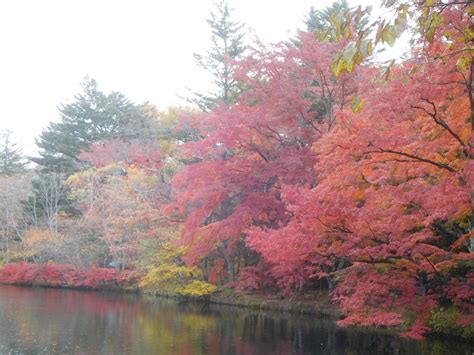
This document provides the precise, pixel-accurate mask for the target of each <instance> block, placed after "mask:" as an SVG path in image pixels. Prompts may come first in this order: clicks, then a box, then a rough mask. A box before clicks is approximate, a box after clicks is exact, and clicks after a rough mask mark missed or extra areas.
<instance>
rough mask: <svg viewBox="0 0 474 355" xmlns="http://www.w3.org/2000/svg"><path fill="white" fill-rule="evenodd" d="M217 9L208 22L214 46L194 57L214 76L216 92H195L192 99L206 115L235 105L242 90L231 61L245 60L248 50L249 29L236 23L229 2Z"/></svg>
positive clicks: (218, 4) (216, 7) (223, 2)
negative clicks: (246, 36) (218, 108)
mask: <svg viewBox="0 0 474 355" xmlns="http://www.w3.org/2000/svg"><path fill="white" fill-rule="evenodd" d="M214 5H215V6H214V10H212V11H211V13H210V18H209V19H208V20H207V22H208V24H209V26H210V28H211V33H212V36H211V40H212V44H213V46H212V48H211V49H210V50H208V51H206V52H205V53H203V54H198V53H195V54H194V59H195V60H196V63H197V65H198V66H200V67H201V68H203V69H205V70H206V71H207V72H208V73H209V74H210V75H211V76H212V80H213V85H214V91H211V92H209V93H207V94H203V93H196V92H193V95H194V97H193V98H191V99H189V101H190V102H192V103H194V104H196V105H198V106H199V108H200V109H201V110H203V111H209V110H212V109H213V108H215V107H216V106H218V105H219V104H220V103H224V104H225V105H229V104H231V103H233V102H235V100H236V98H237V96H238V95H239V93H240V88H239V84H238V82H237V81H236V80H234V78H233V66H232V64H231V63H230V62H229V60H235V59H239V58H241V57H242V55H243V54H244V52H245V50H246V47H245V45H244V41H243V38H244V36H245V29H244V27H245V25H244V24H243V23H240V22H234V21H233V20H232V17H231V12H232V9H229V6H228V4H227V1H225V0H221V1H220V2H218V3H215V4H214Z"/></svg>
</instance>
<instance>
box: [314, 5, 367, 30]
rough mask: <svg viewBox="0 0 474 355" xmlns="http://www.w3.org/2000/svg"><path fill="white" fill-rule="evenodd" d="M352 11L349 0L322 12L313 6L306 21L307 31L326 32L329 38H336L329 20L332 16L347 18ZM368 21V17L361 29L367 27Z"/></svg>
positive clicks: (360, 25)
mask: <svg viewBox="0 0 474 355" xmlns="http://www.w3.org/2000/svg"><path fill="white" fill-rule="evenodd" d="M352 10H353V9H352V8H351V7H350V6H349V4H348V2H347V0H336V1H334V2H333V3H332V4H331V5H328V6H326V7H325V8H324V9H322V10H317V9H316V8H315V7H314V6H311V8H310V10H309V13H308V15H307V17H306V19H305V25H306V30H307V31H308V32H325V33H326V34H327V37H328V38H330V39H331V38H333V37H334V36H335V30H334V28H333V26H331V23H330V22H329V19H330V18H331V17H332V16H341V17H342V16H345V15H346V14H348V13H349V12H350V11H352ZM368 21H369V19H368V18H367V17H365V18H363V19H362V22H361V23H360V24H359V27H365V26H366V25H367V23H368Z"/></svg>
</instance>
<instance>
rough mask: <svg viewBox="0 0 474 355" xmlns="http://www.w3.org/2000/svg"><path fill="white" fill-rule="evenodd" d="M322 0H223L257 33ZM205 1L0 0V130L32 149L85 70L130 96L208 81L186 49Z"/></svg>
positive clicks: (200, 40)
mask: <svg viewBox="0 0 474 355" xmlns="http://www.w3.org/2000/svg"><path fill="white" fill-rule="evenodd" d="M378 2H379V1H377V0H352V1H350V3H351V4H353V5H356V4H359V3H362V4H363V5H367V4H369V3H372V4H376V5H378ZM330 3H331V1H321V0H319V1H318V0H312V1H311V0H286V1H283V0H229V5H230V7H231V8H234V9H235V11H234V12H233V17H234V19H235V20H238V21H242V22H245V23H246V24H247V26H249V27H251V28H253V29H254V31H255V33H256V34H257V35H258V36H259V38H260V39H261V40H262V41H264V42H277V41H280V40H286V39H288V38H289V37H290V35H291V34H293V33H295V29H296V28H303V27H304V26H303V22H302V21H303V19H304V17H305V15H306V14H307V12H308V10H309V8H310V7H311V5H313V6H316V7H319V8H323V7H325V6H327V5H329V4H330ZM211 7H212V0H41V1H38V0H14V1H13V0H10V1H0V45H1V51H0V130H4V129H10V130H12V131H13V139H14V141H16V142H18V143H19V145H21V147H22V148H23V150H24V152H25V153H27V154H34V151H35V144H34V137H36V136H38V135H39V134H40V133H41V131H42V129H43V128H45V127H46V126H47V125H48V123H49V122H50V121H57V120H58V119H59V115H58V112H57V105H58V104H59V103H66V102H71V101H72V100H73V95H74V94H75V93H77V92H79V91H80V87H79V83H80V82H81V81H82V79H83V78H84V76H86V75H89V76H90V77H93V78H95V79H96V80H97V81H98V85H99V88H100V89H102V90H104V91H106V92H109V91H112V90H114V91H120V92H122V93H124V94H125V95H126V96H127V97H128V98H129V99H131V100H132V101H134V102H136V103H142V102H144V101H150V102H152V103H154V104H155V105H156V106H157V107H158V108H160V109H165V108H166V107H167V106H170V105H177V104H184V102H183V101H182V100H180V99H179V98H178V96H177V94H181V95H185V94H186V90H185V87H192V88H197V89H199V88H204V87H205V86H206V85H207V77H206V73H205V72H203V71H202V70H201V69H200V68H198V67H196V65H195V63H194V61H193V57H192V54H193V53H195V52H202V51H203V50H204V49H206V48H208V47H209V45H210V31H209V28H208V25H207V23H206V18H207V17H208V15H209V10H210V9H211Z"/></svg>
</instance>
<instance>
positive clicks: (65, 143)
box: [31, 78, 146, 174]
mask: <svg viewBox="0 0 474 355" xmlns="http://www.w3.org/2000/svg"><path fill="white" fill-rule="evenodd" d="M81 86H82V88H83V92H82V93H80V94H77V95H75V97H74V98H75V101H74V102H72V103H70V104H65V105H60V106H59V112H60V115H61V120H60V122H57V123H50V125H49V126H48V127H47V128H46V129H45V130H44V131H43V132H42V133H41V135H40V136H39V138H38V139H36V145H37V146H38V148H39V155H40V156H39V157H34V158H31V160H32V161H33V162H35V163H36V164H38V165H39V166H41V167H42V168H43V171H55V172H61V173H66V174H70V173H72V172H74V171H77V170H79V169H81V168H82V163H81V161H80V159H79V154H80V152H81V151H83V150H87V149H88V148H89V147H90V145H91V144H93V143H95V142H98V141H101V140H104V139H112V138H122V139H130V138H133V137H134V136H137V135H138V134H139V133H140V129H139V128H140V127H142V126H143V125H142V122H141V121H143V120H145V119H146V118H145V117H142V116H141V112H140V110H139V108H138V106H135V105H134V104H133V103H132V102H130V101H129V100H128V99H127V98H126V97H125V96H124V95H123V94H121V93H119V92H112V93H110V94H108V95H107V94H105V93H103V92H102V91H100V90H99V89H98V88H97V82H96V81H95V80H94V79H89V78H86V79H85V81H84V82H83V83H82V84H81ZM135 128H136V129H137V131H136V132H135Z"/></svg>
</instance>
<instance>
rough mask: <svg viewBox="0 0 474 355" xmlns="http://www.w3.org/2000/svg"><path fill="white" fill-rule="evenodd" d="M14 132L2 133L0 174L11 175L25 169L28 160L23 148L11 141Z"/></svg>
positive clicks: (0, 138) (0, 137) (0, 136)
mask: <svg viewBox="0 0 474 355" xmlns="http://www.w3.org/2000/svg"><path fill="white" fill-rule="evenodd" d="M11 134H12V132H11V131H9V130H7V131H5V132H3V133H2V134H1V135H0V176H2V175H3V176H11V175H15V174H16V173H21V172H23V171H24V170H25V166H26V162H25V159H24V157H23V155H22V152H21V149H20V148H19V147H18V146H17V144H16V143H13V142H12V141H11Z"/></svg>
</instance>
